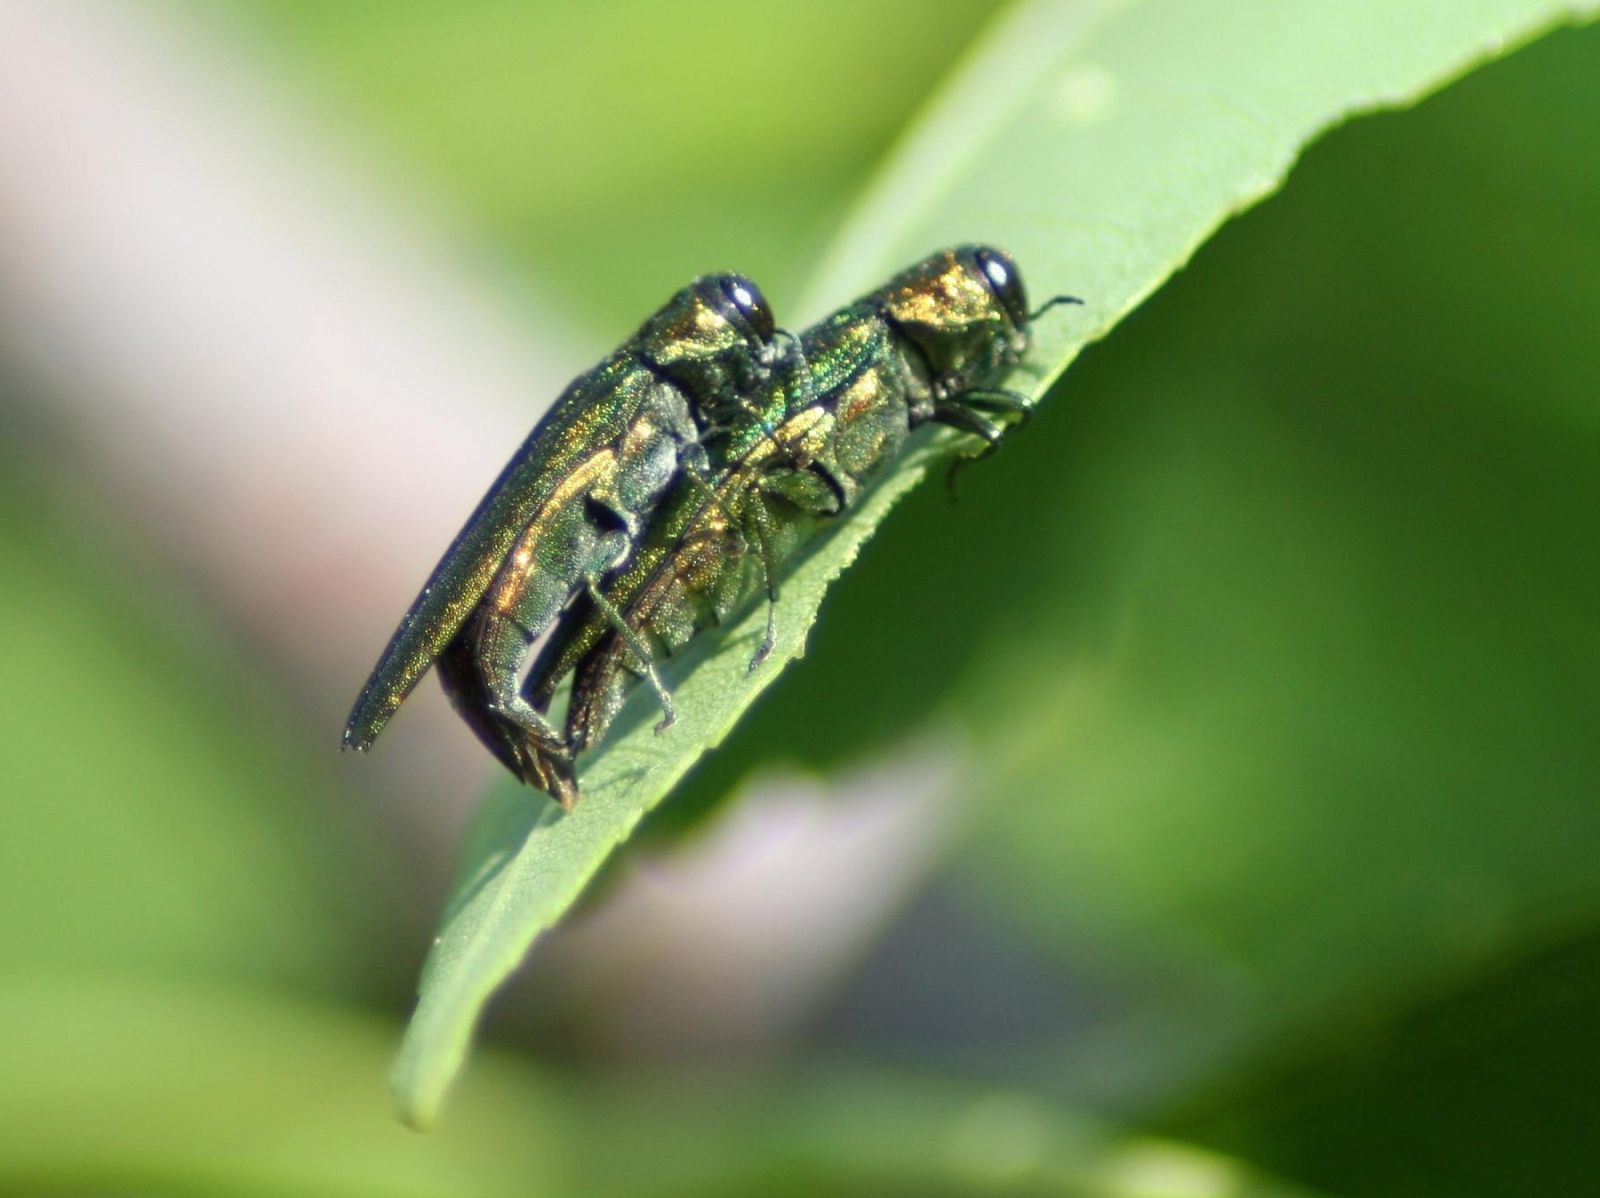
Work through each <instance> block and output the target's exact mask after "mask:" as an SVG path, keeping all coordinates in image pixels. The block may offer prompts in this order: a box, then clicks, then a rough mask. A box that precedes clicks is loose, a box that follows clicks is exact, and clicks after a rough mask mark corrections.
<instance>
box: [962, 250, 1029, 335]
mask: <svg viewBox="0 0 1600 1198" xmlns="http://www.w3.org/2000/svg"><path fill="white" fill-rule="evenodd" d="M972 257H973V261H974V262H976V263H977V265H978V269H979V270H980V271H982V272H983V277H984V279H985V280H987V281H988V284H989V287H990V289H991V290H993V291H994V294H995V297H996V298H997V299H998V300H999V301H1000V306H1001V307H1002V308H1004V309H1005V310H1006V315H1007V316H1009V317H1010V318H1011V323H1012V324H1014V325H1016V326H1017V327H1018V328H1019V329H1020V328H1021V327H1022V326H1024V325H1025V324H1027V323H1028V297H1027V295H1026V294H1024V293H1023V290H1022V276H1021V275H1019V274H1018V273H1017V265H1016V263H1014V262H1013V261H1011V259H1010V257H1009V256H1008V255H1007V254H1006V253H1005V252H1004V251H1003V250H996V249H991V248H989V247H988V246H981V247H979V248H978V250H977V251H976V252H975V253H974V254H973V255H972Z"/></svg>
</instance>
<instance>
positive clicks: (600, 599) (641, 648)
mask: <svg viewBox="0 0 1600 1198" xmlns="http://www.w3.org/2000/svg"><path fill="white" fill-rule="evenodd" d="M584 585H585V586H586V587H587V588H588V592H589V598H590V600H591V601H592V602H593V603H594V605H595V607H596V608H597V609H598V610H599V611H600V613H601V614H602V615H603V616H605V618H606V620H607V622H609V623H610V625H611V627H612V630H613V631H615V632H616V634H617V635H618V636H619V637H621V638H622V641H623V643H624V644H625V645H627V646H628V650H629V652H631V653H632V654H633V655H634V657H635V658H636V659H637V660H638V661H639V663H640V673H641V676H642V677H643V678H644V680H645V681H646V682H648V683H649V684H650V689H651V690H653V691H654V692H655V695H656V702H658V703H660V704H661V711H662V717H661V722H660V723H658V724H657V725H656V731H657V732H665V731H666V730H667V729H668V728H670V727H672V725H673V724H675V723H677V720H678V712H677V710H676V709H675V708H674V707H673V706H672V693H671V692H670V691H668V690H667V688H666V686H665V685H663V683H662V681H661V675H660V674H658V673H656V663H655V655H654V654H653V653H652V652H651V651H650V646H649V645H647V644H645V642H644V638H642V637H641V636H640V635H639V634H638V633H637V632H635V631H634V630H633V629H632V628H631V627H629V625H628V621H627V620H626V619H624V618H623V615H622V613H621V612H620V611H618V610H617V607H616V605H615V604H614V603H612V602H611V600H609V599H607V598H606V597H605V596H604V595H602V594H601V593H600V587H599V586H598V585H597V580H596V579H595V578H594V576H593V575H591V576H589V577H588V578H586V579H584Z"/></svg>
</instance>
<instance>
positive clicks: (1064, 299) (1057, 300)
mask: <svg viewBox="0 0 1600 1198" xmlns="http://www.w3.org/2000/svg"><path fill="white" fill-rule="evenodd" d="M1081 303H1083V301H1082V300H1081V299H1079V298H1078V297H1077V296H1075V295H1055V296H1051V297H1050V298H1049V299H1047V300H1045V302H1044V303H1042V304H1040V305H1039V306H1038V307H1037V308H1035V309H1034V310H1033V311H1032V312H1029V313H1028V323H1029V324H1032V323H1033V322H1034V321H1036V320H1038V319H1039V317H1041V316H1043V315H1044V314H1045V313H1046V312H1048V311H1050V309H1051V308H1054V307H1055V306H1056V305H1057V304H1081Z"/></svg>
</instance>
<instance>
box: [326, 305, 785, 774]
mask: <svg viewBox="0 0 1600 1198" xmlns="http://www.w3.org/2000/svg"><path fill="white" fill-rule="evenodd" d="M797 353H798V351H797V348H796V346H795V343H794V339H793V338H791V337H788V336H787V335H786V334H779V332H778V331H777V330H776V329H775V327H774V324H773V319H772V312H771V309H770V308H769V307H768V306H767V302H766V300H765V298H764V297H763V296H762V295H761V292H760V291H759V290H758V289H757V288H756V287H755V285H754V284H753V283H751V282H750V281H749V280H748V279H746V278H744V277H743V276H740V275H735V274H721V275H707V276H705V277H703V278H700V279H697V280H696V281H695V282H694V283H692V284H691V285H690V286H688V287H686V288H684V289H683V290H681V291H679V292H678V293H677V294H676V295H674V296H673V297H672V298H671V299H670V300H668V301H667V303H666V304H665V305H664V306H663V307H662V308H661V309H660V310H659V311H657V312H656V313H655V314H654V315H653V316H651V317H650V318H649V319H648V320H647V321H645V323H644V325H643V326H642V327H641V328H640V329H639V331H638V332H637V333H635V334H634V335H633V336H632V337H630V338H629V339H628V340H627V341H625V342H624V343H623V344H622V345H621V346H620V347H619V348H618V349H617V350H616V351H615V352H614V353H612V354H611V355H610V356H609V357H607V358H606V359H605V360H604V361H602V362H601V363H600V364H599V365H597V366H595V367H594V368H593V369H592V370H590V371H588V372H587V373H585V374H582V375H580V376H579V377H578V378H576V379H575V380H573V382H572V383H571V384H570V385H569V386H568V387H567V388H566V390H565V391H563V392H562V393H561V395H560V397H559V398H558V399H557V400H556V402H555V404H554V406H552V407H551V408H550V410H549V411H548V412H547V413H546V414H545V416H544V418H543V419H541V420H540V421H539V422H538V424H537V425H536V426H535V427H534V429H533V431H532V432H531V433H530V434H529V435H528V438H527V440H526V441H524V442H523V444H522V446H521V448H519V449H518V450H517V452H516V454H515V455H514V456H513V457H512V459H511V461H510V463H509V464H508V465H507V466H506V467H505V469H504V470H503V471H502V472H501V474H500V477H499V478H498V479H496V480H495V483H494V485H493V486H492V487H490V489H489V493H488V494H487V495H485V496H484V497H483V500H482V501H481V502H480V503H479V504H478V507H477V509H476V510H475V511H474V512H473V513H472V515H471V517H470V518H468V520H467V523H466V525H465V527H463V528H462V530H461V532H460V533H459V534H457V536H456V538H455V540H454V541H452V542H451V544H450V547H449V549H447V550H446V551H445V554H444V557H443V558H442V559H440V561H439V564H438V565H437V566H436V567H435V568H434V571H433V573H432V575H431V576H430V577H429V578H428V581H427V583H426V585H424V586H423V588H422V591H421V593H420V594H419V595H418V596H417V598H416V600H415V602H413V603H412V605H411V608H410V610H409V611H407V612H406V614H405V617H404V618H403V619H402V620H401V621H400V626H399V628H398V629H396V630H395V633H394V636H393V638H392V639H391V640H390V642H389V645H388V648H386V649H385V650H384V652H383V656H382V657H381V658H379V660H378V664H377V666H376V667H375V668H374V669H373V671H372V676H371V677H370V678H369V679H368V680H367V684H366V686H365V688H364V689H363V690H362V692H361V696H360V698H359V699H357V700H356V704H355V707H354V709H353V710H352V711H351V713H350V719H349V722H348V723H347V724H346V726H345V730H344V747H345V748H349V749H357V750H362V749H366V748H368V747H370V746H371V744H372V742H373V741H374V739H375V738H376V737H377V736H378V734H379V733H380V732H381V731H382V730H383V728H384V725H385V724H387V723H388V721H389V718H390V717H391V716H392V715H393V714H394V712H395V710H396V709H397V708H398V707H399V706H400V704H401V703H402V702H403V701H404V699H405V697H406V696H407V695H408V694H409V693H410V692H411V690H412V688H413V687H415V686H416V684H417V682H418V681H419V680H420V679H421V677H422V675H423V674H425V673H426V672H427V670H428V668H429V666H431V665H434V664H437V665H438V667H439V673H440V676H441V680H442V681H443V683H444V687H445V690H446V691H447V692H448V693H449V695H450V698H451V700H452V703H453V704H454V706H455V707H456V710H457V711H458V712H459V713H460V714H461V716H462V718H463V719H465V720H466V722H467V723H468V725H470V726H471V728H472V729H473V731H474V732H475V733H476V734H477V735H478V737H479V738H480V739H481V740H482V741H483V743H484V744H485V745H486V746H487V747H488V748H489V750H490V752H492V753H493V754H494V755H495V756H496V757H497V758H499V760H500V761H501V762H503V763H504V764H505V765H506V767H507V768H508V769H510V770H511V772H512V773H514V774H516V775H517V776H518V777H519V778H521V779H522V780H523V781H525V782H527V783H528V784H530V785H532V786H537V787H540V788H542V789H545V790H549V791H551V792H552V793H554V794H556V795H557V796H558V797H562V796H563V791H562V785H561V777H562V776H564V775H567V774H570V770H567V769H566V768H565V766H564V759H565V737H564V736H563V735H561V734H559V733H558V732H557V731H556V730H555V729H554V728H552V727H551V726H550V725H549V723H548V722H547V721H546V720H545V718H544V716H543V715H542V714H541V713H539V712H538V711H536V710H534V709H533V708H532V707H531V706H529V704H528V703H527V702H526V700H525V699H524V698H523V697H522V695H520V694H519V693H518V682H519V676H520V673H521V667H522V665H523V664H524V662H525V659H526V657H527V655H528V651H529V646H530V645H531V644H532V643H533V641H534V640H535V639H537V638H538V637H539V636H541V635H542V634H543V633H545V632H546V631H547V630H548V629H549V628H550V626H551V624H552V623H553V622H554V621H555V620H556V618H557V616H558V615H559V614H560V613H561V611H562V610H563V609H564V608H565V607H566V606H567V605H568V604H569V603H570V602H571V601H572V599H573V598H574V596H575V595H577V594H580V593H582V592H584V591H585V590H586V589H587V590H593V589H594V588H596V587H597V586H598V585H599V582H600V580H601V578H602V577H603V576H604V575H605V574H606V572H607V571H609V570H612V569H613V568H615V567H618V566H619V565H621V564H623V563H624V562H626V561H627V559H628V556H629V553H630V551H631V549H632V547H633V545H634V544H635V543H636V542H637V541H638V540H639V539H640V537H641V536H642V535H643V533H644V530H645V528H646V526H647V522H648V520H649V518H650V515H651V512H652V511H653V510H654V508H655V507H656V505H657V503H658V502H659V501H660V500H661V498H662V496H663V495H664V494H666V493H667V491H668V489H669V488H670V487H672V486H674V485H675V484H681V483H683V482H684V481H685V480H687V479H703V478H707V477H708V474H709V471H710V469H711V467H710V466H709V464H708V462H707V459H706V455H705V452H704V449H703V447H702V445H701V438H702V436H703V435H704V434H705V432H706V430H707V429H709V428H712V427H714V426H716V425H717V424H718V423H719V422H725V421H726V419H727V418H728V414H729V413H733V414H739V413H743V412H746V411H748V410H750V401H749V400H748V399H747V398H746V397H748V396H762V395H766V394H768V393H769V392H771V391H772V390H773V387H774V386H775V385H776V384H775V383H774V381H773V380H774V379H776V378H779V377H780V376H785V375H787V376H789V377H791V378H792V377H793V376H797V375H799V374H800V373H801V372H800V367H799V364H798V362H797V360H796V358H797ZM552 769H555V770H556V771H557V772H556V773H555V774H552V772H551V771H552ZM566 797H567V798H568V801H570V795H569V796H566Z"/></svg>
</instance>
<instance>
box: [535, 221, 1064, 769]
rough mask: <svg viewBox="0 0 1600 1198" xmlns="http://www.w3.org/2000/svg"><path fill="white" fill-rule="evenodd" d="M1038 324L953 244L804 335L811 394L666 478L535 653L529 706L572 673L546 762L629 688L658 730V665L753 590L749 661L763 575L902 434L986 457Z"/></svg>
mask: <svg viewBox="0 0 1600 1198" xmlns="http://www.w3.org/2000/svg"><path fill="white" fill-rule="evenodd" d="M1057 302H1078V301H1076V300H1074V299H1073V298H1072V297H1069V296H1062V297H1058V299H1056V300H1052V301H1050V303H1049V304H1046V305H1045V308H1048V307H1051V306H1053V305H1054V304H1055V303H1057ZM1042 311H1044V308H1041V309H1040V312H1042ZM1038 314H1039V313H1037V312H1036V313H1033V314H1032V315H1030V314H1029V312H1028V307H1027V297H1026V292H1025V290H1024V288H1023V284H1022V279H1021V276H1020V274H1019V273H1018V271H1017V268H1016V265H1015V264H1014V263H1013V262H1012V261H1011V259H1010V258H1009V257H1008V256H1007V255H1006V254H1004V253H1003V252H1001V251H1000V250H997V249H993V248H991V247H987V246H963V247H960V248H958V249H954V250H946V251H943V252H940V253H937V254H933V255H931V256H930V257H928V258H926V259H924V260H923V261H922V262H919V263H918V264H917V265H915V266H913V267H911V268H910V269H909V270H906V271H904V272H902V273H901V274H899V275H896V276H895V277H894V278H893V279H891V280H890V281H889V282H888V283H886V284H885V285H884V286H882V287H880V288H878V289H877V290H876V291H873V292H871V293H869V294H867V295H865V296H863V297H861V298H860V299H859V300H857V301H856V302H855V303H853V304H850V305H849V306H847V307H845V308H842V309H840V310H839V311H838V312H835V313H834V314H833V315H832V316H829V317H828V318H827V319H825V320H823V321H822V322H820V323H819V324H817V325H816V326H814V327H813V328H811V329H808V330H807V331H806V332H805V333H803V334H802V335H801V354H800V356H801V358H802V359H803V361H804V369H805V371H806V373H807V376H808V379H809V386H808V387H807V388H805V389H802V390H797V391H795V392H794V393H793V394H792V395H791V396H790V399H791V403H790V406H789V407H788V408H787V410H786V413H785V416H784V418H783V419H782V420H781V421H780V422H778V423H777V424H776V425H774V426H772V427H771V428H769V429H766V430H763V431H762V433H761V435H759V436H756V435H752V436H751V437H750V438H749V439H748V441H747V442H746V443H745V444H744V445H742V446H741V447H740V452H739V453H738V454H735V455H730V456H728V458H727V461H726V464H725V465H724V466H723V467H722V469H721V470H720V471H719V472H718V473H717V475H716V477H715V479H714V480H713V481H712V483H711V484H710V485H709V486H707V485H704V484H703V483H701V482H697V481H694V480H686V481H685V482H683V483H680V485H679V486H677V487H676V488H675V489H674V491H673V493H672V494H671V495H670V496H669V497H668V498H667V499H666V500H664V501H663V503H662V506H661V508H660V509H659V510H658V512H657V513H656V516H655V518H654V519H653V520H652V522H651V526H650V528H649V530H648V531H647V532H646V534H645V537H644V539H643V540H642V541H641V542H640V543H639V545H638V546H637V547H636V549H635V552H634V554H633V556H632V558H631V559H630V560H629V562H628V563H627V564H625V565H624V566H623V567H622V568H621V569H619V570H618V571H615V572H614V573H612V574H611V575H608V577H607V578H606V580H605V582H604V584H603V586H602V588H601V590H600V592H599V593H598V594H595V595H592V596H590V597H587V598H586V599H580V601H579V602H578V603H576V604H575V605H574V607H573V608H572V609H571V610H570V611H569V612H568V613H567V614H566V615H565V616H564V617H563V618H562V620H561V622H560V623H559V624H558V626H557V629H556V632H555V634H554V635H553V636H552V638H551V640H550V641H549V642H548V643H547V644H546V645H545V646H544V648H543V650H542V651H541V653H540V655H539V657H538V659H537V660H536V662H535V664H534V667H533V670H532V671H531V672H530V674H529V676H528V679H527V682H526V684H525V685H524V688H523V694H524V696H525V698H526V699H527V701H528V702H529V703H530V704H531V705H532V706H534V707H535V708H537V709H539V710H541V711H544V710H548V707H549V704H550V703H551V701H552V699H553V696H554V694H555V692H556V690H557V688H558V686H559V684H560V682H561V681H562V680H563V679H564V678H565V677H566V676H567V675H568V674H571V675H572V676H573V683H572V690H571V697H570V699H569V702H568V709H567V719H566V734H567V739H566V750H567V754H566V755H565V756H563V757H562V759H561V762H560V763H559V766H558V767H557V768H561V769H564V768H566V767H567V766H568V765H569V764H570V755H571V754H575V753H578V752H581V751H583V750H585V749H588V748H591V747H592V746H594V745H595V744H596V743H598V742H599V740H600V739H601V738H602V737H603V736H604V735H605V733H606V730H607V728H608V727H609V726H610V724H611V722H612V720H613V719H614V717H615V716H616V714H617V712H618V710H619V709H620V707H621V705H622V702H623V700H624V698H625V697H626V694H627V691H628V690H629V688H630V685H631V683H632V681H633V679H635V678H643V679H644V680H646V681H647V682H648V683H649V684H650V685H651V687H652V688H653V689H654V691H655V692H656V695H657V697H658V699H659V701H660V703H661V705H662V707H663V710H664V712H665V717H664V719H663V720H662V723H661V725H659V726H658V730H659V728H664V727H666V726H667V725H668V724H670V723H671V722H672V720H673V718H674V716H673V709H672V704H671V698H670V695H669V694H668V693H667V690H666V688H665V687H664V686H663V685H662V683H661V680H660V678H659V676H658V675H657V672H656V668H655V663H656V661H657V660H658V659H659V658H660V657H662V656H670V655H672V654H673V653H676V652H677V651H678V650H680V649H681V648H682V647H683V646H684V645H685V644H687V643H688V642H689V640H690V639H691V638H692V637H693V636H694V635H695V634H696V633H697V632H698V631H699V630H700V629H702V628H705V627H706V626H707V625H709V624H714V623H721V622H723V621H724V620H726V619H727V618H728V617H729V616H730V615H731V614H733V612H734V611H735V610H736V609H737V608H738V607H739V606H741V605H742V604H743V603H744V602H746V601H747V600H748V599H749V598H750V596H751V595H752V594H753V593H754V592H756V591H758V590H760V589H763V588H764V589H765V591H766V593H767V596H768V600H769V606H768V627H767V635H766V638H765V639H764V641H763V642H762V645H761V647H760V648H759V649H758V651H757V652H756V655H755V657H754V659H753V660H752V662H751V666H752V668H754V667H755V666H757V665H759V664H760V662H761V661H762V660H763V659H764V658H765V656H766V655H767V653H768V652H770V650H771V648H772V644H773V636H774V629H773V626H772V610H773V609H772V606H771V603H772V602H773V601H775V600H776V597H777V581H776V570H777V567H778V566H779V564H780V563H781V562H782V561H783V560H784V559H785V558H787V557H789V556H790V555H792V554H793V553H794V551H795V550H796V549H797V548H799V547H800V546H801V545H803V544H804V543H805V542H806V541H807V540H809V539H810V538H811V537H812V536H813V535H814V534H815V533H816V532H817V531H818V529H819V528H820V527H821V526H822V525H823V523H824V522H825V521H826V520H827V518H829V517H832V516H836V515H837V514H838V513H840V512H841V511H843V510H844V509H845V508H847V507H848V506H849V505H850V504H852V503H853V502H854V501H855V499H856V497H857V496H858V495H859V494H860V493H861V490H862V487H863V485H864V484H865V483H866V482H867V481H868V480H869V478H870V476H871V475H872V474H873V473H874V472H875V471H877V470H878V469H879V468H880V467H882V466H883V465H884V464H885V463H886V462H888V461H889V460H890V459H892V458H893V457H894V456H895V455H896V454H898V453H899V452H900V450H901V448H902V447H903V446H904V444H905V442H906V439H907V437H908V436H909V435H910V433H911V431H912V430H913V429H914V428H916V427H917V426H919V425H922V424H925V423H929V422H936V423H942V424H946V425H951V426H953V427H955V428H958V429H962V430H964V431H967V432H970V433H973V434H976V435H977V436H978V437H980V438H982V439H983V441H984V442H985V445H984V448H983V451H982V452H983V453H987V452H989V451H990V450H992V449H993V448H994V447H995V445H996V444H997V443H998V442H999V440H1000V438H1001V437H1002V435H1003V433H1004V428H1005V424H1004V423H1002V421H1004V420H1006V419H1007V418H1008V417H1024V416H1026V414H1027V412H1028V401H1027V399H1026V397H1024V396H1022V395H1020V394H1018V393H1016V392H1013V391H1007V390H1003V389H1000V388H999V386H998V385H999V384H1000V383H1001V382H1002V381H1003V380H1004V378H1005V376H1006V374H1007V373H1008V372H1009V371H1010V370H1011V369H1012V367H1014V366H1015V365H1016V364H1017V362H1018V361H1019V360H1020V358H1021V357H1022V355H1023V354H1024V353H1025V352H1026V350H1027V348H1028V344H1029V337H1028V325H1029V323H1030V322H1031V320H1032V319H1033V318H1034V317H1035V316H1037V315H1038ZM570 786H571V788H572V789H573V790H574V791H575V788H576V782H575V780H573V781H570Z"/></svg>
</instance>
